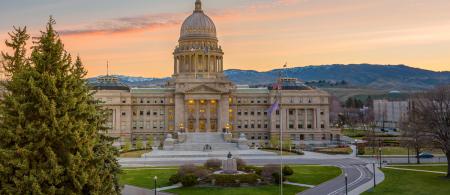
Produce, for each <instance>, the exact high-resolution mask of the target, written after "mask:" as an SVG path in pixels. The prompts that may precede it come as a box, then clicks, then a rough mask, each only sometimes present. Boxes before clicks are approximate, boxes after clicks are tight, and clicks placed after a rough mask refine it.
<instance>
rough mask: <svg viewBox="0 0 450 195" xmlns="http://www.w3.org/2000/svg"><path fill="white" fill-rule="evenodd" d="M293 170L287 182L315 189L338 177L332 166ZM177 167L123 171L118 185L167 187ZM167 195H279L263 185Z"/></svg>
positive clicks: (287, 190) (291, 190)
mask: <svg viewBox="0 0 450 195" xmlns="http://www.w3.org/2000/svg"><path fill="white" fill-rule="evenodd" d="M291 168H292V169H293V170H294V175H292V176H289V177H288V181H291V182H297V183H303V184H309V185H318V184H321V183H323V182H325V181H328V180H330V179H333V178H335V177H337V176H339V175H340V174H341V170H340V169H339V168H337V167H333V166H316V165H291ZM177 170H178V167H168V168H164V169H161V168H135V169H126V170H124V171H123V173H122V174H121V176H120V183H121V184H128V185H133V186H138V187H143V188H148V189H152V188H153V187H154V186H153V177H154V176H157V177H158V180H157V185H158V187H164V186H169V185H170V183H169V177H170V176H171V175H172V174H175V173H176V172H177ZM283 189H284V190H283V191H284V194H297V193H299V192H301V191H304V190H306V189H307V188H303V187H298V186H293V185H284V188H283ZM167 192H171V193H176V194H180V195H183V194H200V195H201V194H208V195H211V193H214V195H222V194H233V195H241V194H242V195H244V194H258V195H266V194H267V195H271V194H278V193H279V186H277V185H267V186H249V187H229V188H221V187H186V188H184V187H182V188H177V189H172V190H168V191H167Z"/></svg>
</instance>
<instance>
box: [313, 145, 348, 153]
mask: <svg viewBox="0 0 450 195" xmlns="http://www.w3.org/2000/svg"><path fill="white" fill-rule="evenodd" d="M315 152H319V153H325V154H351V153H352V152H353V150H352V149H351V148H350V147H348V146H346V147H337V148H320V149H316V150H315Z"/></svg>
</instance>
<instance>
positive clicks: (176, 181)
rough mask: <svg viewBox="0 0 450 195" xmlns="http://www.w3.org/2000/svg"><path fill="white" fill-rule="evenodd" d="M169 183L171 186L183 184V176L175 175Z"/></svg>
mask: <svg viewBox="0 0 450 195" xmlns="http://www.w3.org/2000/svg"><path fill="white" fill-rule="evenodd" d="M169 182H170V183H171V184H177V183H180V182H181V176H180V175H179V174H178V173H175V174H173V175H172V176H170V178H169Z"/></svg>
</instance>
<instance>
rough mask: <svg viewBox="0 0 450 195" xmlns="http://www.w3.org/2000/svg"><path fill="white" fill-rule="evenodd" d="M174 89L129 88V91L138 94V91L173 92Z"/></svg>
mask: <svg viewBox="0 0 450 195" xmlns="http://www.w3.org/2000/svg"><path fill="white" fill-rule="evenodd" d="M174 91H175V89H173V88H131V93H134V94H138V93H142V94H144V93H167V92H174Z"/></svg>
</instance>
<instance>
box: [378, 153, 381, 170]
mask: <svg viewBox="0 0 450 195" xmlns="http://www.w3.org/2000/svg"><path fill="white" fill-rule="evenodd" d="M378 155H380V169H381V148H378Z"/></svg>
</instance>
